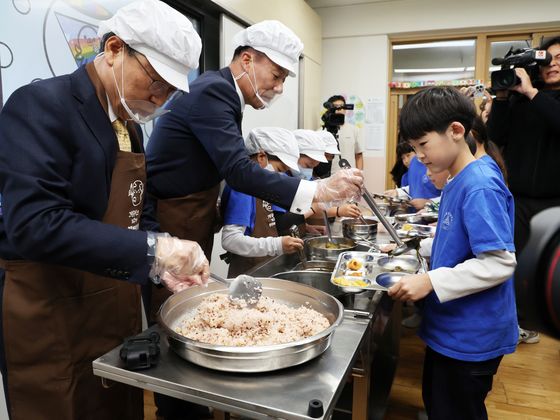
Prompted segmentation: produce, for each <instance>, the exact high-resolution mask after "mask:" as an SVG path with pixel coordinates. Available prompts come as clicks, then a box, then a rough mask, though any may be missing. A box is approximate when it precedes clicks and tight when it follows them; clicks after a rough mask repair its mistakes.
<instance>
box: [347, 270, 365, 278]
mask: <svg viewBox="0 0 560 420" xmlns="http://www.w3.org/2000/svg"><path fill="white" fill-rule="evenodd" d="M346 275H347V276H352V277H364V273H362V272H361V271H348V272H347V273H346Z"/></svg>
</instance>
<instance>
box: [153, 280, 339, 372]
mask: <svg viewBox="0 0 560 420" xmlns="http://www.w3.org/2000/svg"><path fill="white" fill-rule="evenodd" d="M323 274H324V273H323ZM259 280H260V281H261V283H262V285H263V296H268V297H271V298H273V299H274V300H275V301H277V302H280V303H284V304H286V305H290V306H293V307H300V306H302V305H306V306H309V307H311V308H313V309H315V310H316V311H318V312H319V313H321V314H323V315H324V316H325V317H326V318H327V319H328V320H329V322H330V323H331V325H330V327H328V328H326V329H325V330H323V331H322V332H320V333H319V334H316V335H314V336H312V337H308V338H306V339H303V340H298V341H294V342H291V343H284V344H276V345H271V346H247V347H231V346H217V345H213V344H206V343H201V342H199V341H195V340H191V339H190V338H187V337H184V336H182V335H181V334H178V333H177V332H175V328H176V327H177V326H179V325H180V322H181V321H182V320H183V319H184V318H185V317H186V316H189V314H192V313H193V312H194V311H195V310H196V308H197V307H198V305H200V303H201V302H202V300H203V299H204V298H206V297H208V296H210V295H212V294H214V293H227V288H226V287H225V286H224V285H222V284H221V283H217V282H212V283H209V284H208V287H200V286H196V287H191V288H189V289H186V290H183V291H182V292H179V293H176V294H174V295H173V296H171V297H169V298H168V299H167V300H166V301H165V302H164V303H163V305H162V306H161V308H160V310H159V312H158V322H159V324H160V325H161V327H162V329H163V330H164V331H165V333H166V334H167V339H168V342H169V347H170V348H171V349H172V350H173V351H174V352H175V353H177V354H178V355H179V356H180V357H182V358H183V359H185V360H188V361H190V362H192V363H195V364H197V365H200V366H204V367H207V368H210V369H215V370H220V371H226V372H269V371H273V370H278V369H283V368H286V367H289V366H295V365H299V364H301V363H305V362H307V361H308V360H311V359H313V358H315V357H317V356H319V355H321V354H322V353H323V352H324V351H325V350H327V349H328V348H329V346H330V344H331V340H332V334H333V333H334V331H335V329H336V327H337V326H338V325H340V323H341V322H342V318H343V315H344V308H343V306H342V304H341V303H340V302H339V301H338V300H337V299H336V298H334V297H333V296H331V295H329V294H327V293H325V292H322V291H321V290H317V289H315V288H313V287H310V286H307V285H305V284H299V283H295V282H292V281H288V280H279V279H271V278H259Z"/></svg>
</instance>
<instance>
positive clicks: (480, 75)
mask: <svg viewBox="0 0 560 420" xmlns="http://www.w3.org/2000/svg"><path fill="white" fill-rule="evenodd" d="M524 35H525V36H527V38H530V39H531V44H532V46H533V47H537V46H538V43H539V42H540V39H542V37H549V36H554V35H560V30H559V29H558V25H556V24H545V25H523V26H520V27H518V28H516V29H509V30H508V29H498V30H486V31H466V30H462V29H459V30H455V31H449V32H433V33H421V34H404V35H389V37H388V41H389V42H388V55H387V56H388V58H389V59H388V60H387V61H388V66H389V68H388V72H387V74H388V75H389V79H391V78H392V75H393V45H395V44H412V43H422V42H433V41H450V40H460V39H473V38H474V39H476V47H475V48H476V49H475V79H477V80H482V81H483V82H484V83H485V84H487V85H488V84H489V83H490V81H489V80H486V79H487V77H488V75H487V69H488V68H489V66H490V62H491V60H492V57H490V42H491V41H499V40H504V41H507V40H511V39H516V38H518V37H520V36H524ZM390 81H391V80H388V81H387V84H389V82H390ZM420 89H422V88H412V89H403V88H389V89H387V128H386V139H387V140H386V144H385V155H386V158H385V169H386V171H385V187H386V188H387V189H390V188H394V183H393V180H392V178H391V174H390V171H391V169H392V168H393V165H394V164H395V161H396V147H397V134H398V121H397V116H398V95H400V94H408V95H412V94H414V93H416V92H418V91H419V90H420Z"/></svg>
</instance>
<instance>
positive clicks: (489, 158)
mask: <svg viewBox="0 0 560 420" xmlns="http://www.w3.org/2000/svg"><path fill="white" fill-rule="evenodd" d="M480 159H482V160H483V161H484V162H486V163H487V164H488V165H489V166H490V167H491V168H492V169H493V170H494V171H496V174H497V175H498V176H499V177H500V178H501V179H502V181H503V179H504V174H503V173H502V170H501V169H500V167H499V166H498V164H497V163H496V161H495V160H494V159H492V156H490V155H483V156H481V157H480Z"/></svg>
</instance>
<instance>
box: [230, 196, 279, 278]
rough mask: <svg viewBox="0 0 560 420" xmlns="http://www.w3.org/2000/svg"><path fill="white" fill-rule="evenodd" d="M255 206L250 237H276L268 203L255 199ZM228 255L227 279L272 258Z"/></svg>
mask: <svg viewBox="0 0 560 420" xmlns="http://www.w3.org/2000/svg"><path fill="white" fill-rule="evenodd" d="M255 206H256V210H255V227H254V228H253V233H252V234H251V237H253V238H267V237H269V236H274V237H276V236H278V232H277V231H276V220H275V219H274V212H273V211H272V206H271V205H270V203H268V202H266V201H263V200H261V199H260V198H257V199H256V203H255ZM228 254H229V261H230V263H229V271H228V277H229V278H232V277H237V276H238V275H240V274H244V273H246V272H247V271H249V270H250V269H251V268H253V267H255V266H257V265H259V264H262V263H263V262H265V261H267V260H269V259H270V258H272V257H269V256H266V257H242V256H241V255H236V254H232V253H231V252H230V253H228Z"/></svg>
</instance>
